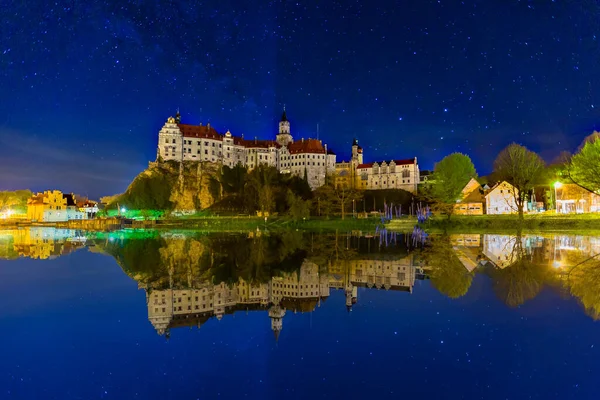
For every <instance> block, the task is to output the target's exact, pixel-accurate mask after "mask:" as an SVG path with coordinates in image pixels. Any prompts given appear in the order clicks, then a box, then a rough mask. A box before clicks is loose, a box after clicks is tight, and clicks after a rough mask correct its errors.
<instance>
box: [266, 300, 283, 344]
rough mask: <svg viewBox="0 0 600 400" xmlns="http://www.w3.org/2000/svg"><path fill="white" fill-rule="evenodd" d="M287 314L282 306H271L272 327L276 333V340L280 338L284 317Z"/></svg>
mask: <svg viewBox="0 0 600 400" xmlns="http://www.w3.org/2000/svg"><path fill="white" fill-rule="evenodd" d="M284 316H285V308H281V307H280V306H271V308H269V318H271V329H272V330H273V334H274V335H275V340H279V334H280V333H281V330H282V329H283V317H284Z"/></svg>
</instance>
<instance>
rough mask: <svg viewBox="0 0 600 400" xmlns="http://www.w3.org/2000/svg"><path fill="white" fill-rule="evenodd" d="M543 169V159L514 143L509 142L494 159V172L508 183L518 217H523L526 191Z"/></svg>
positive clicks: (532, 185) (531, 186)
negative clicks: (511, 188) (511, 189)
mask: <svg viewBox="0 0 600 400" xmlns="http://www.w3.org/2000/svg"><path fill="white" fill-rule="evenodd" d="M543 171H544V161H543V160H542V159H541V158H540V156H539V155H537V154H536V153H534V152H533V151H530V150H528V149H527V148H526V147H524V146H521V145H519V144H516V143H512V144H510V145H509V146H508V147H506V148H505V149H504V150H502V151H501V152H500V154H498V157H497V158H496V161H494V172H495V173H496V174H497V176H498V177H499V178H500V179H502V180H505V181H506V182H508V183H510V184H511V185H512V186H513V187H514V188H515V189H516V190H514V191H513V195H514V198H515V203H516V204H517V211H518V212H519V218H520V219H523V208H524V206H525V201H526V200H527V195H528V193H529V192H530V191H531V190H532V189H533V187H534V185H535V183H536V181H537V180H538V179H539V177H540V176H541V174H542V172H543Z"/></svg>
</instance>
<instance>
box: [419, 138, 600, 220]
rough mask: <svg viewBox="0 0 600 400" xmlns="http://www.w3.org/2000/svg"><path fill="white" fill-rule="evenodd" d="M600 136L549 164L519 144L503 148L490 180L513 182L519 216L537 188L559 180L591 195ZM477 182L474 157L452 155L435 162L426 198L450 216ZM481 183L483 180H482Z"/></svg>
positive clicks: (599, 167)
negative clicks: (471, 184) (467, 190)
mask: <svg viewBox="0 0 600 400" xmlns="http://www.w3.org/2000/svg"><path fill="white" fill-rule="evenodd" d="M599 139H600V133H598V132H596V131H594V133H592V134H591V135H590V136H588V137H586V138H585V140H584V141H583V143H582V144H581V146H579V148H578V149H577V152H576V153H575V154H569V153H566V152H563V153H562V154H561V155H560V157H559V158H558V159H556V160H555V161H554V162H552V163H550V164H548V165H547V164H546V163H545V162H544V161H543V160H542V158H541V157H540V156H539V155H538V154H537V153H535V152H533V151H531V150H529V149H527V148H526V147H525V146H522V145H520V144H517V143H512V144H510V145H508V146H507V147H506V148H504V149H503V150H502V151H501V152H500V153H499V154H498V156H497V157H496V159H495V161H494V169H493V172H492V174H490V175H489V176H488V177H487V180H488V181H490V182H491V181H495V182H501V181H506V182H508V183H510V184H511V185H512V186H513V187H514V188H515V189H516V190H515V191H514V192H513V196H514V200H515V204H516V207H517V210H516V211H517V213H518V215H519V217H520V218H523V213H524V210H525V207H526V204H527V201H528V200H529V199H530V197H531V194H532V192H533V190H534V188H535V187H538V186H546V187H549V186H551V185H552V184H553V183H554V182H556V181H561V182H562V183H574V184H576V185H578V186H579V187H581V188H583V189H585V190H587V191H589V192H592V193H598V192H599V191H600V140H599ZM472 178H475V179H478V175H477V171H476V170H475V166H474V165H473V162H472V161H471V158H470V157H469V156H468V155H466V154H462V153H452V154H450V155H448V156H446V157H444V158H443V159H442V160H441V161H439V162H438V163H436V165H435V168H434V172H433V176H432V179H431V182H432V183H431V184H428V185H427V187H425V188H424V190H423V193H422V195H423V197H424V198H425V199H427V200H429V201H431V202H432V203H433V204H434V205H435V206H436V207H437V209H438V210H439V211H440V212H441V213H442V214H445V215H447V216H448V217H450V216H451V215H452V214H453V212H454V205H455V204H456V202H457V201H460V200H461V198H462V190H463V188H464V187H465V186H466V185H467V183H468V182H469V181H470V180H471V179H472ZM480 181H482V179H481V178H480Z"/></svg>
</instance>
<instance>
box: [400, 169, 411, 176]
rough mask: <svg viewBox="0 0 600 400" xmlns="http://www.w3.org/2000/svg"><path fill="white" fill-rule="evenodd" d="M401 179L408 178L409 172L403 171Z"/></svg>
mask: <svg viewBox="0 0 600 400" xmlns="http://www.w3.org/2000/svg"><path fill="white" fill-rule="evenodd" d="M402 177H403V178H410V171H409V170H407V169H405V170H404V171H402Z"/></svg>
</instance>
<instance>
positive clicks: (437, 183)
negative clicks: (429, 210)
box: [429, 153, 477, 218]
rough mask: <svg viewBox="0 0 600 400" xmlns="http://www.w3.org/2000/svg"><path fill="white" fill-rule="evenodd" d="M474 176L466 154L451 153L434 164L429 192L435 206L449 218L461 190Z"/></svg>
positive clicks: (471, 164)
mask: <svg viewBox="0 0 600 400" xmlns="http://www.w3.org/2000/svg"><path fill="white" fill-rule="evenodd" d="M476 177H477V172H476V171H475V166H474V165H473V162H472V161H471V158H470V157H469V156H467V155H466V154H462V153H452V154H450V155H448V156H446V157H444V158H443V159H442V161H440V162H438V163H437V164H435V168H434V171H433V183H432V184H431V186H430V192H429V193H430V196H431V197H432V199H433V201H434V202H435V203H436V206H437V208H438V209H440V211H442V213H444V214H446V215H447V216H448V218H450V217H451V216H452V213H453V212H454V205H455V204H456V202H457V201H458V200H461V195H462V194H461V192H462V190H463V189H464V187H465V186H466V184H467V183H468V182H469V181H470V180H471V178H476Z"/></svg>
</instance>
